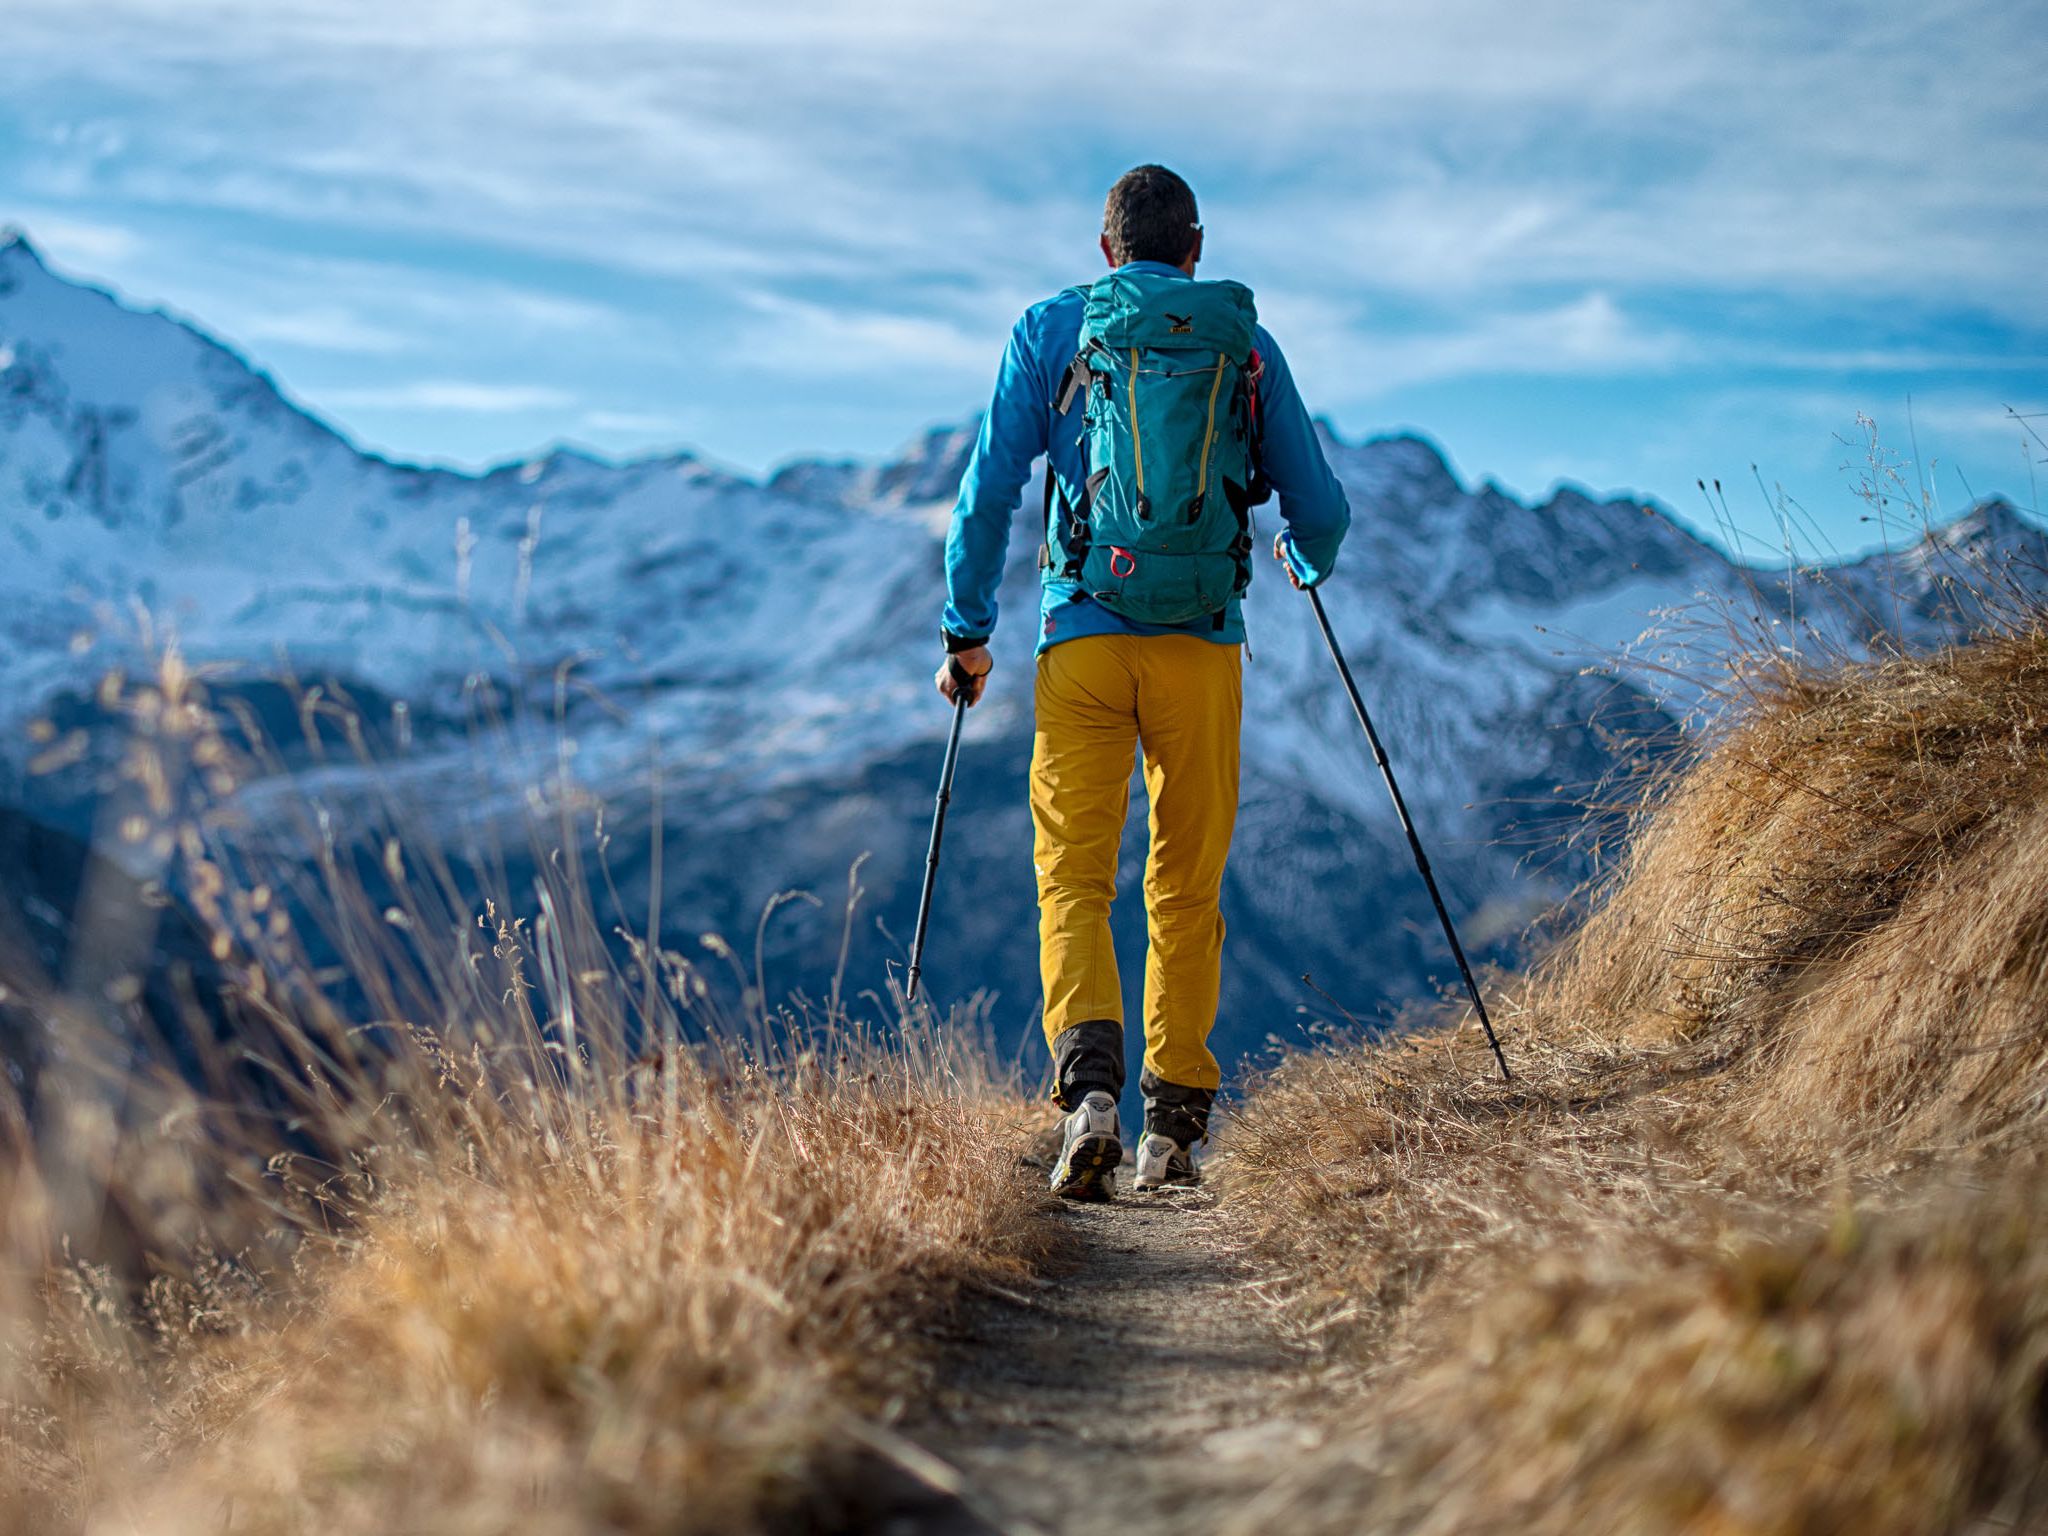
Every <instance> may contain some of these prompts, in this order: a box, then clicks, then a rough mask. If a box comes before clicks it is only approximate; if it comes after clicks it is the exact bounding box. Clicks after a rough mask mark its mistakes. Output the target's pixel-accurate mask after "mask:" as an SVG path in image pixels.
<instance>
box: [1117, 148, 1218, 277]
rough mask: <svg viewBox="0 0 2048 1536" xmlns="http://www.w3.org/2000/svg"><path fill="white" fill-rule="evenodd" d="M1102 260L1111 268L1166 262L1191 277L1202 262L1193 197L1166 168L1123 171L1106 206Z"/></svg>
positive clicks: (1199, 223)
mask: <svg viewBox="0 0 2048 1536" xmlns="http://www.w3.org/2000/svg"><path fill="white" fill-rule="evenodd" d="M1102 254H1103V255H1104V256H1105V257H1106V258H1107V259H1108V261H1109V264H1110V265H1111V266H1112V267H1120V266H1122V265H1123V264H1124V263H1125V262H1128V261H1163V262H1165V263H1166V264H1167V265H1168V266H1169V267H1179V268H1181V269H1182V270H1183V271H1186V272H1190V273H1191V272H1193V271H1194V270H1195V263H1196V262H1197V261H1200V260H1201V259H1202V220H1201V215H1200V214H1198V213H1196V212H1195V194H1194V193H1193V192H1192V191H1191V190H1189V187H1188V184H1187V183H1186V182H1184V181H1182V180H1181V179H1180V178H1179V177H1178V176H1176V175H1174V174H1173V172H1171V171H1169V170H1168V169H1167V168H1166V167H1165V166H1163V165H1141V166H1139V167H1138V168H1137V169H1136V170H1133V171H1125V172H1124V173H1123V175H1121V176H1119V177H1118V178H1117V182H1116V185H1115V186H1113V187H1111V188H1110V189H1109V199H1108V201H1107V202H1105V203H1104V204H1103V205H1102Z"/></svg>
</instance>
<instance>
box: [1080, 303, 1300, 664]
mask: <svg viewBox="0 0 2048 1536" xmlns="http://www.w3.org/2000/svg"><path fill="white" fill-rule="evenodd" d="M1077 291H1079V292H1084V293H1086V295H1087V299H1088V307H1087V310H1086V312H1085V314H1084V316H1083V319H1082V322H1081V349H1080V351H1079V352H1078V353H1076V354H1075V357H1074V361H1073V364H1072V366H1070V367H1069V368H1068V370H1067V374H1066V380H1065V383H1064V384H1063V386H1062V387H1061V390H1060V395H1059V398H1058V400H1056V401H1055V402H1054V404H1053V408H1054V409H1055V410H1056V411H1057V412H1058V413H1059V414H1060V416H1061V418H1063V419H1064V418H1065V417H1066V415H1067V412H1068V410H1069V409H1070V407H1071V406H1072V405H1073V402H1074V400H1075V399H1076V398H1077V397H1082V398H1085V401H1086V404H1085V407H1084V409H1083V411H1082V416H1081V446H1082V449H1083V453H1084V461H1085V463H1086V466H1087V470H1086V474H1087V478H1086V479H1085V480H1084V482H1083V483H1082V484H1080V485H1068V484H1065V483H1063V481H1060V477H1057V476H1055V475H1054V473H1053V471H1052V470H1051V468H1050V467H1048V468H1047V471H1046V492H1045V497H1046V544H1045V549H1044V551H1043V553H1042V554H1041V557H1040V564H1041V566H1043V567H1044V569H1045V570H1046V572H1047V574H1048V575H1051V576H1058V577H1061V578H1063V579H1065V580H1068V581H1072V582H1075V583H1077V584H1078V589H1079V595H1085V596H1087V597H1090V598H1093V599H1094V600H1095V601H1096V602H1098V603H1101V604H1102V605H1103V606H1104V607H1105V608H1108V609H1109V610H1111V611H1112V612H1114V613H1118V614H1121V615H1123V616H1124V617H1126V618H1129V619H1134V620H1137V621H1138V622H1140V623H1144V624H1188V623H1191V622H1193V621H1194V620H1196V619H1201V618H1212V619H1213V620H1214V622H1215V625H1216V627H1217V628H1218V629H1221V628H1222V627H1223V623H1224V615H1225V612H1226V610H1227V608H1228V606H1229V603H1230V600H1231V599H1232V598H1233V597H1235V596H1237V595H1238V594H1239V593H1241V592H1243V591H1244V589H1245V587H1246V585H1247V584H1248V583H1249V582H1250V581H1251V558H1250V557H1251V550H1252V537H1251V509H1252V507H1253V505H1254V504H1255V503H1256V502H1258V501H1262V500H1264V499H1265V494H1266V488H1265V486H1264V484H1263V479H1262V477H1261V476H1260V474H1259V473H1258V463H1257V461H1258V442H1257V430H1258V420H1257V416H1258V411H1257V398H1256V393H1255V373H1256V364H1255V362H1254V353H1253V350H1252V345H1253V343H1252V337H1253V329H1252V327H1253V324H1254V321H1255V319H1256V311H1255V310H1254V309H1253V307H1252V291H1251V289H1249V288H1247V287H1245V286H1244V284H1242V283H1232V282H1195V281H1193V280H1191V279H1189V280H1184V279H1179V278H1173V277H1168V276H1165V275H1164V274H1161V273H1156V272H1112V273H1110V274H1109V275H1108V276H1106V277H1103V278H1100V279H1098V280H1097V281H1096V282H1095V283H1094V285H1093V286H1091V287H1089V288H1086V289H1082V290H1077ZM1056 481H1059V482H1060V483H1056Z"/></svg>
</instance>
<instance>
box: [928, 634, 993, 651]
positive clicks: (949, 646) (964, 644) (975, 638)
mask: <svg viewBox="0 0 2048 1536" xmlns="http://www.w3.org/2000/svg"><path fill="white" fill-rule="evenodd" d="M939 633H940V634H941V635H942V636H944V637H945V641H946V654H947V655H948V656H957V655H959V654H960V652H962V651H971V650H973V649H974V648H975V647H976V646H981V645H987V644H988V636H987V635H956V634H954V633H953V631H951V630H950V629H942V630H940V631H939Z"/></svg>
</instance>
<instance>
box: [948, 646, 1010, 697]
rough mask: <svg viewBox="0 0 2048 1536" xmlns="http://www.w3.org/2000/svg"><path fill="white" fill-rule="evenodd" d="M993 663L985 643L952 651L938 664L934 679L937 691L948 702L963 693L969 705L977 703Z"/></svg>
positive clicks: (986, 684) (994, 662)
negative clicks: (937, 687) (937, 686)
mask: <svg viewBox="0 0 2048 1536" xmlns="http://www.w3.org/2000/svg"><path fill="white" fill-rule="evenodd" d="M995 664H996V659H995V657H993V656H991V655H990V654H989V649H988V647H987V646H985V645H977V646H974V647H972V648H970V649H968V650H964V651H954V652H953V653H952V654H951V655H949V656H948V657H947V658H946V659H945V661H944V662H943V663H941V664H940V666H939V675H938V677H937V678H936V679H935V681H936V682H937V683H938V685H939V692H940V693H942V694H944V695H945V696H946V702H947V703H948V704H951V703H954V702H955V701H957V700H958V699H959V698H960V697H961V696H962V694H963V693H964V694H965V696H966V699H967V702H968V704H969V705H974V704H979V703H980V702H981V694H982V690H983V689H984V688H986V687H988V674H989V672H990V671H991V670H992V669H993V668H994V666H995ZM963 678H964V679H965V680H964V681H963V680H962V679H963Z"/></svg>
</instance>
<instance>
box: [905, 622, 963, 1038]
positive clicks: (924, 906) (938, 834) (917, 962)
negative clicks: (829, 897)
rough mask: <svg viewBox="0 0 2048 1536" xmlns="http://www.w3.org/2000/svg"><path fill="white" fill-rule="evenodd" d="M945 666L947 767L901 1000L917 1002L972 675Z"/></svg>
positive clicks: (941, 774) (960, 668) (954, 665)
mask: <svg viewBox="0 0 2048 1536" xmlns="http://www.w3.org/2000/svg"><path fill="white" fill-rule="evenodd" d="M946 667H947V669H948V670H949V671H950V672H951V673H952V674H953V685H954V688H955V689H956V690H957V691H956V692H955V693H954V695H953V731H952V734H951V735H949V736H948V737H947V738H946V766H945V767H944V768H942V769H940V770H939V801H938V804H937V805H935V806H933V807H932V841H931V846H930V847H929V848H928V849H926V850H925V856H924V890H923V892H922V893H921V894H920V895H919V896H918V898H917V933H916V934H915V936H913V937H912V939H911V941H910V975H909V976H908V977H907V978H906V979H905V981H904V983H903V1000H904V1001H905V1002H906V1003H914V1002H916V1001H917V981H918V974H919V972H921V971H922V970H923V969H924V931H925V927H926V925H927V924H929V923H930V922H931V919H932V884H933V882H934V881H936V880H937V879H938V878H939V839H940V838H942V837H944V836H945V835H946V802H947V801H949V800H951V799H952V798H953V765H954V764H955V763H956V762H958V761H959V760H960V726H961V722H963V721H964V720H966V718H967V689H968V687H969V685H970V682H971V680H972V677H973V674H972V673H970V672H968V670H967V669H966V668H965V667H963V666H961V665H960V663H959V662H957V661H955V660H953V659H952V658H951V657H950V656H949V657H947V658H946Z"/></svg>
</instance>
